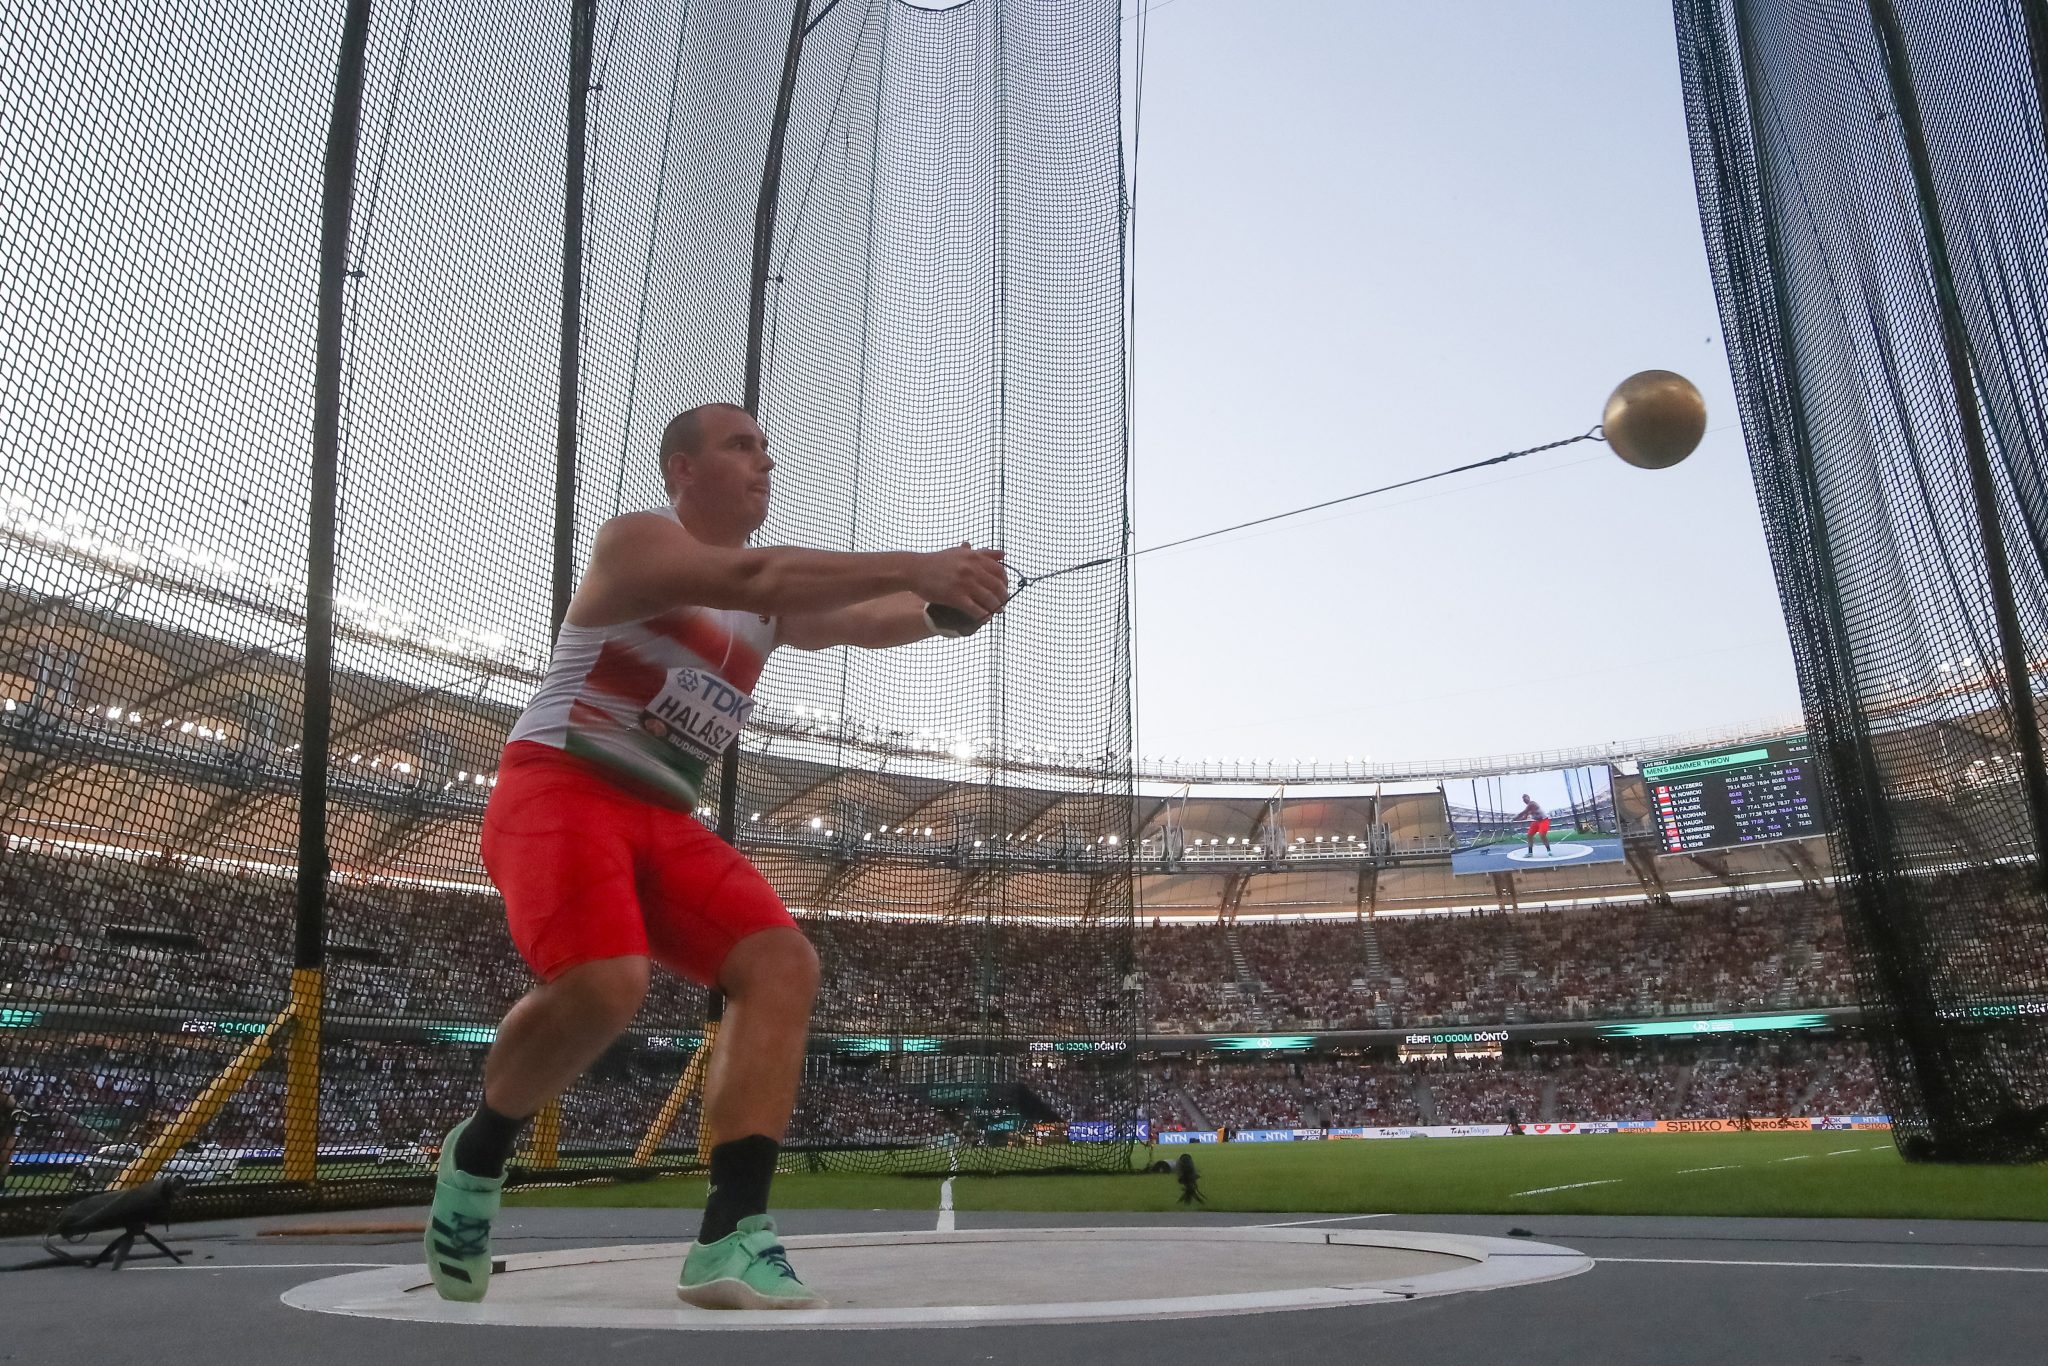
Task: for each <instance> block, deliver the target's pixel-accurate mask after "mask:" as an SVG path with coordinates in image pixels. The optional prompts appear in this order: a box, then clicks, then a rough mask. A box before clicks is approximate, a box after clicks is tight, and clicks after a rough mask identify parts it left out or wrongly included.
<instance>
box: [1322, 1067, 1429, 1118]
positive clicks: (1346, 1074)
mask: <svg viewBox="0 0 2048 1366" xmlns="http://www.w3.org/2000/svg"><path fill="white" fill-rule="evenodd" d="M1411 1077H1412V1073H1411V1072H1410V1070H1409V1069H1407V1068H1404V1067H1397V1066H1390V1065H1385V1064H1374V1063H1370V1062H1366V1061H1362V1060H1352V1059H1344V1060H1341V1061H1330V1062H1305V1063H1302V1064H1301V1084H1302V1090H1303V1092H1304V1093H1305V1094H1306V1096H1307V1098H1308V1102H1309V1105H1310V1106H1312V1107H1313V1108H1314V1110H1315V1111H1316V1113H1317V1115H1318V1116H1319V1117H1320V1119H1321V1122H1322V1125H1323V1127H1325V1128H1333V1129H1341V1128H1356V1127H1370V1128H1396V1127H1400V1126H1403V1125H1409V1124H1420V1123H1422V1111H1421V1109H1420V1108H1419V1107H1418V1106H1417V1105H1416V1103H1415V1087H1414V1083H1413V1081H1412V1080H1411Z"/></svg>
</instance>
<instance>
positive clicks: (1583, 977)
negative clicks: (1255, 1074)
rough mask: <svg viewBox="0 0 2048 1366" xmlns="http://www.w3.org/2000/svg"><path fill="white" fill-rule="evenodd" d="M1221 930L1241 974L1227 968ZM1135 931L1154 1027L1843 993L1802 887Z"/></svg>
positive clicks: (1667, 1006) (1821, 997)
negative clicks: (1369, 920) (1557, 906)
mask: <svg viewBox="0 0 2048 1366" xmlns="http://www.w3.org/2000/svg"><path fill="white" fill-rule="evenodd" d="M1231 933H1235V934H1236V936H1237V939H1238V943H1239V944H1240V946H1241V947H1242V949H1243V951H1244V958H1245V964H1246V967H1247V969H1248V970H1249V973H1250V976H1251V979H1252V980H1251V981H1249V982H1242V983H1241V982H1239V981H1238V980H1237V972H1236V969H1235V965H1234V964H1233V962H1232V960H1231V956H1230V952H1229V945H1228V936H1229V935H1230V934H1231ZM1368 934H1370V935H1371V936H1372V937H1373V938H1375V939H1376V940H1377V944H1378V948H1379V961H1378V963H1377V965H1373V964H1370V963H1369V958H1370V955H1369V953H1368V951H1367V947H1366V945H1367V937H1368ZM1204 935H1206V936H1208V940H1209V942H1208V943H1206V944H1205V943H1204V942H1203V937H1204ZM1139 944H1140V957H1141V961H1143V963H1144V964H1145V967H1146V986H1147V990H1148V992H1149V993H1150V998H1151V1001H1152V1003H1153V1007H1154V1009H1153V1017H1154V1021H1155V1024H1156V1026H1157V1028H1158V1029H1159V1030H1160V1032H1162V1033H1172V1032H1176V1031H1177V1030H1188V1029H1193V1030H1202V1029H1208V1030H1235V1029H1246V1028H1253V1027H1259V1026H1262V1025H1263V1026H1270V1027H1273V1028H1276V1029H1312V1030H1343V1029H1371V1028H1382V1029H1386V1028H1413V1027H1420V1026H1433V1025H1458V1024H1495V1023H1502V1022H1509V1023H1514V1022H1525V1021H1542V1020H1583V1019H1617V1018H1637V1017H1644V1016H1656V1015H1687V1014H1733V1013H1738V1012H1743V1011H1761V1010H1767V1009H1772V1008H1779V1007H1791V1006H1820V1005H1841V1004H1845V1003H1848V1002H1850V1001H1852V1000H1853V999H1854V982H1853V978H1852V975H1851V973H1850V970H1849V965H1848V957H1847V954H1846V952H1845V950H1844V949H1843V946H1842V942H1841V924H1840V921H1839V919H1838V918H1837V916H1836V913H1835V909H1834V906H1833V903H1832V902H1831V901H1829V900H1826V899H1824V898H1823V899H1816V898H1814V897H1812V896H1810V895H1809V894H1807V893H1804V892H1783V893H1775V894H1745V895H1742V896H1730V897H1722V898H1708V899H1702V900H1696V901H1688V902H1684V903H1680V904H1676V905H1672V906H1669V907H1666V908H1663V909H1661V910H1649V909H1646V908H1645V907H1643V906H1641V905H1621V906H1589V907H1579V908H1572V909H1566V910H1539V911H1529V912H1514V913H1506V912H1473V913H1461V914H1451V915H1435V916H1409V917H1382V918H1380V919H1378V920H1376V921H1375V922H1373V924H1372V926H1371V927H1370V929H1369V930H1368V929H1366V928H1365V927H1361V926H1360V925H1358V924H1357V923H1355V922H1329V921H1322V922H1314V921H1310V922H1303V923H1300V924H1282V923H1274V922H1265V923H1255V924H1241V925H1237V926H1235V927H1226V926H1224V925H1221V924H1210V925H1207V926H1193V927H1190V926H1174V927H1158V926H1155V927H1153V928H1150V929H1147V930H1145V931H1143V932H1142V933H1141V934H1140V936H1139ZM1375 966H1376V967H1377V971H1375V970H1374V969H1375ZM1254 1003H1256V1006H1255V1004H1254ZM1261 1016H1263V1018H1261Z"/></svg>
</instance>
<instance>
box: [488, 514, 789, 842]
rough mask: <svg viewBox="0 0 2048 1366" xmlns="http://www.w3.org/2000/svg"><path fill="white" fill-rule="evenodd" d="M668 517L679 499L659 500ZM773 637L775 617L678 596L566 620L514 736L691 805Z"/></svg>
mask: <svg viewBox="0 0 2048 1366" xmlns="http://www.w3.org/2000/svg"><path fill="white" fill-rule="evenodd" d="M655 510H656V511H660V512H665V513H667V514H668V515H669V517H670V518H672V519H675V520H677V521H680V520H681V519H680V518H676V512H675V509H674V508H672V507H670V508H659V509H655ZM774 648H775V619H774V618H773V617H765V616H762V615H760V614H759V613H756V612H744V611H739V610H737V609H730V608H710V607H675V608H671V609H670V610H668V611H666V612H662V613H660V614H659V615H656V616H651V617H643V618H642V619H640V620H638V621H629V622H621V623H619V624H618V625H616V626H575V625H571V624H570V623H569V622H566V621H565V622H563V623H562V632H561V635H560V636H559V637H558V638H557V639H556V641H555V650H554V655H553V657H552V658H551V659H550V660H549V661H548V671H547V676H546V677H544V678H543V679H542V680H541V684H540V687H539V688H538V689H536V690H535V692H534V694H533V699H532V700H531V701H530V702H528V703H527V704H526V710H525V711H524V712H522V713H521V714H520V717H519V721H518V723H517V724H516V725H514V726H513V727H512V734H511V735H510V736H509V737H508V739H507V743H511V742H514V741H519V740H533V741H537V742H538V743H540V744H543V745H553V746H554V747H555V748H557V749H560V750H563V751H565V752H567V753H570V754H574V755H576V756H577V757H579V758H583V759H588V760H590V761H591V762H592V763H595V764H597V765H599V766H600V767H602V768H604V769H606V770H607V771H609V772H610V773H612V774H614V775H616V776H617V777H618V778H619V779H621V780H622V783H621V785H622V786H625V787H628V788H630V789H632V790H633V791H634V792H635V793H636V795H644V796H647V797H649V798H651V799H654V800H658V801H660V802H662V803H663V804H665V805H669V806H673V807H676V808H678V809H680V810H684V811H689V810H694V809H695V807H696V805H697V801H698V797H699V793H700V790H701V788H702V785H703V782H704V772H705V770H706V769H707V768H709V767H710V765H711V762H712V760H714V759H716V758H717V757H718V756H719V755H720V754H721V753H723V752H724V751H725V749H726V748H727V747H728V746H729V745H731V744H732V743H733V742H734V741H735V740H737V739H738V738H739V733H740V730H741V729H742V728H743V727H744V726H745V725H746V723H747V717H748V715H749V714H750V713H751V712H752V711H753V709H754V699H753V697H752V696H751V693H752V692H753V688H754V685H755V683H757V682H758V681H760V677H761V668H762V666H763V665H764V664H765V663H767V660H768V653H769V651H771V650H773V649H774Z"/></svg>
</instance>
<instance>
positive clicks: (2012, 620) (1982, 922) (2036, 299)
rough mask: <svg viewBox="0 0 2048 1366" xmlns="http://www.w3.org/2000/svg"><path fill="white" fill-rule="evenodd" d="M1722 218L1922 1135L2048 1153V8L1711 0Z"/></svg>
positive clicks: (1909, 1115) (1754, 419)
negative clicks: (2044, 57) (2042, 62)
mask: <svg viewBox="0 0 2048 1366" xmlns="http://www.w3.org/2000/svg"><path fill="white" fill-rule="evenodd" d="M1677 13H1678V24H1679V48H1680V56H1681V63H1682V68H1683V73H1684V81H1685V91H1686V99H1687V110H1688V114H1689V117H1690V121H1691V125H1692V133H1693V146H1694V157H1695V163H1696V167H1697V172H1698V180H1699V187H1700V197H1701V208H1702V218H1703V222H1704V225H1705V229H1706V238H1707V246H1708V252H1709V256H1710V258H1711V261H1712V265H1713V271H1714V277H1715V282H1716V286H1717V289H1718V292H1719V295H1720V299H1721V307H1722V313H1723V317H1724V320H1725V326H1726V331H1727V335H1728V338H1729V356H1730V360H1731V363H1732V365H1733V367H1734V373H1735V379H1736V386H1737V391H1738V394H1739V396H1740V399H1741V403H1742V411H1743V420H1744V425H1745V429H1746V431H1747V434H1748V440H1749V448H1750V451H1751V462H1752V466H1753V469H1754V472H1755V476H1756V482H1757V491H1758V497H1759V500H1760V502H1761V505H1762V509H1763V514H1764V521H1765V526H1766V531H1767V534H1768V537H1769V541H1770V546H1771V553H1772V556H1773V559H1774V561H1775V563H1776V565H1777V571H1778V581H1779V585H1780V591H1781V594H1782V596H1783V599H1784V604H1785V611H1786V616H1787V620H1788V623H1789V625H1790V627H1791V638H1792V644H1793V650H1794V655H1795V659H1796V662H1797V665H1798V670H1799V678H1800V684H1801V689H1802V692H1803V694H1804V698H1805V703H1806V712H1807V718H1808V724H1809V726H1810V727H1811V731H1812V736H1813V739H1814V743H1815V750H1816V752H1817V754H1818V755H1820V756H1821V757H1822V759H1823V764H1822V774H1823V779H1824V786H1825V791H1826V795H1827V798H1828V802H1829V805H1830V806H1831V807H1832V808H1833V812H1834V816H1835V834H1834V836H1833V837H1832V844H1833V846H1834V859H1835V866H1836V869H1837V871H1838V873H1839V874H1841V875H1842V877H1843V879H1844V883H1843V887H1844V893H1845V897H1844V900H1845V915H1844V920H1845V923H1846V928H1847V931H1848V938H1849V943H1850V946H1851V948H1852V949H1853V951H1854V954H1855V957H1856V960H1857V964H1858V971H1859V975H1860V978H1861V981H1862V986H1863V990H1864V997H1865V1000H1866V1003H1867V1006H1866V1008H1867V1010H1868V1011H1870V1012H1871V1018H1872V1021H1873V1025H1874V1028H1873V1041H1874V1047H1875V1052H1876V1057H1877V1060H1878V1063H1879V1070H1880V1072H1881V1074H1882V1077H1883V1079H1884V1089H1885V1093H1886V1098H1887V1102H1888V1105H1889V1108H1890V1111H1891V1114H1892V1115H1893V1116H1894V1118H1895V1121H1896V1122H1897V1124H1898V1129H1897V1132H1898V1134H1899V1136H1900V1139H1901V1142H1902V1146H1903V1148H1904V1150H1905V1151H1906V1152H1907V1153H1908V1155H1910V1156H1934V1157H1943V1158H1956V1159H1970V1160H2032V1159H2038V1158H2041V1157H2043V1156H2048V1130H2044V1127H2043V1124H2042V1122H2041V1121H2042V1118H2043V1116H2044V1114H2048V1111H2043V1110H2042V1109H2041V1108H2040V1107H2042V1106H2043V1105H2044V1104H2048V1072H2044V1070H2043V1068H2042V1066H2041V1059H2042V1058H2043V1057H2044V1056H2048V1051H2044V1044H2048V1035H2044V1032H2043V1031H2044V1028H2048V1023H2044V1022H2048V1012H2044V1011H2043V1010H2042V1009H2041V1002H2040V1000H2039V993H2040V992H2041V991H2042V989H2043V987H2044V986H2048V900H2044V897H2043V894H2042V882H2041V878H2042V871H2041V870H2042V855H2043V853H2044V850H2043V849H2042V847H2041V839H2042V832H2043V831H2044V829H2048V810H2044V809H2043V805H2044V796H2048V785H2044V774H2043V771H2042V766H2041V756H2040V747H2039V741H2038V738H2037V732H2038V729H2039V720H2038V717H2039V702H2038V694H2039V693H2040V692H2041V690H2042V688H2043V685H2044V682H2048V680H2044V679H2043V677H2042V676H2041V673H2040V660H2041V659H2042V658H2043V649H2044V645H2048V580H2044V574H2043V555H2042V550H2043V545H2044V539H2043V533H2044V529H2048V521H2044V518H2043V512H2044V509H2048V499H2044V495H2043V486H2042V479H2043V470H2044V463H2043V461H2044V456H2048V352H2044V347H2043V340H2042V338H2043V330H2042V319H2043V312H2042V305H2043V301H2044V299H2048V159H2044V143H2043V131H2044V130H2043V124H2042V111H2043V91H2042V88H2041V86H2040V85H2039V84H2038V83H2037V76H2038V73H2039V71H2040V70H2041V69H2042V68H2041V67H2040V66H2039V65H2038V63H2037V62H2036V61H2035V60H2034V59H2035V58H2036V57H2038V55H2039V53H2040V52H2041V50H2042V48H2041V43H2042V41H2043V38H2044V37H2048V34H2044V33H2043V32H2042V30H2041V27H2040V25H2041V15H2042V11H2041V9H2040V6H2039V5H2038V4H2033V3H2029V0H1907V2H1906V3H1900V4H1898V5H1896V7H1895V6H1894V4H1893V3H1892V2H1891V0H1873V2H1872V3H1869V4H1865V3H1860V0H1859V2H1858V3H1848V2H1847V0H1843V2H1842V3H1820V2H1819V0H1800V2H1798V3H1793V0H1680V3H1679V4H1678V5H1677Z"/></svg>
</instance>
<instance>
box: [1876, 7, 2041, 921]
mask: <svg viewBox="0 0 2048 1366" xmlns="http://www.w3.org/2000/svg"><path fill="white" fill-rule="evenodd" d="M1870 17H1871V22H1872V24H1873V26H1874V27H1875V28H1876V30H1877V39H1878V50H1879V52H1880V53H1881V54H1882V56H1883V60H1884V71H1885V79H1886V81H1887V82H1888V83H1889V84H1890V87H1891V95H1892V108H1893V109H1894V111H1896V117H1897V119H1898V126H1899V136H1900V139H1901V140H1902V141H1903V142H1904V144H1905V148H1906V161H1907V164H1908V165H1909V166H1910V167H1911V168H1912V173H1913V199H1914V203H1915V206H1916V207H1917V208H1918V210H1919V215H1920V231H1921V235H1922V237H1923V238H1924V242H1925V249H1926V252H1927V266H1928V274H1929V276H1930V277H1931V278H1932V280H1933V282H1934V298H1935V304H1936V308H1937V311H1938V315H1939V317H1940V320H1941V346H1942V352H1943V354H1944V358H1945V359H1946V361H1947V363H1948V381H1949V386H1950V388H1951V390H1952V391H1953V393H1954V396H1955V405H1956V422H1957V425H1958V427H1959V428H1960V430H1961V432H1962V438H1963V461H1964V464H1965V465H1967V466H1968V468H1969V472H1970V494H1971V501H1972V502H1973V503H1974V505H1975V512H1976V515H1977V535H1978V538H1979V540H1980V541H1981V542H1982V545H1983V554H1984V576H1985V578H1986V580H1987V586H1988V587H1989V588H1990V590H1991V615H1992V620H1993V622H1994V623H1995V624H1996V626H1997V629H1998V653H1999V662H2000V665H2001V668H2002V670H2003V672H2004V674H2005V686H2006V689H2007V697H2008V702H2009V704H2010V706H2011V708H2012V714H2013V732H2014V735H2013V738H2014V740H2015V741H2016V742H2017V743H2018V744H2019V749H2020V786H2021V788H2022V790H2023V791H2024V792H2025V793H2026V797H2027V807H2028V815H2029V817H2030V818H2031V821H2032V825H2033V832H2034V882H2035V885H2036V886H2044V885H2048V766H2044V765H2043V763H2042V754H2041V723H2040V717H2039V715H2038V713H2037V712H2036V711H2035V710H2034V681H2033V678H2032V675H2031V673H2030V671H2029V668H2028V661H2027V647H2026V640H2025V637H2024V636H2023V635H2022V634H2021V631H2020V616H2019V603H2018V599H2017V598H2016V597H2015V596H2014V594H2013V586H2012V567H2011V564H2010V563H2009V561H2008V560H2007V557H2006V549H2005V532H2004V529H2003V528H2002V527H2001V526H2000V524H1999V515H1998V485H1997V483H1996V482H1995V481H1994V479H1993V477H1992V472H1991V453H1990V448H1989V445H1988V443H1987V442H1986V441H1985V439H1984V423H1983V417H1982V414H1980V413H1979V412H1978V409H1977V385H1976V380H1975V378H1974V375H1975V365H1974V363H1973V361H1972V358H1971V352H1970V337H1969V331H1968V329H1967V328H1966V327H1965V325H1964V322H1963V310H1962V305H1961V304H1960V303H1959V302H1957V300H1956V286H1955V276H1954V273H1953V271H1952V270H1951V268H1950V265H1949V253H1948V237H1947V234H1946V233H1945V232H1944V230H1943V228H1942V221H1941V204H1940V201H1939V199H1938V198H1937V197H1936V195H1935V189H1934V163H1933V160H1932V158H1931V157H1930V156H1929V155H1928V151H1927V131H1926V129H1925V127H1924V126H1923V125H1922V123H1921V117H1920V96H1919V91H1918V90H1917V88H1916V87H1915V86H1914V84H1913V69H1912V65H1911V61H1910V58H1909V55H1908V53H1907V50H1906V37H1905V33H1904V31H1903V30H1902V29H1900V27H1899V15H1898V10H1897V9H1896V8H1895V7H1894V6H1893V4H1892V0H1870Z"/></svg>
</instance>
